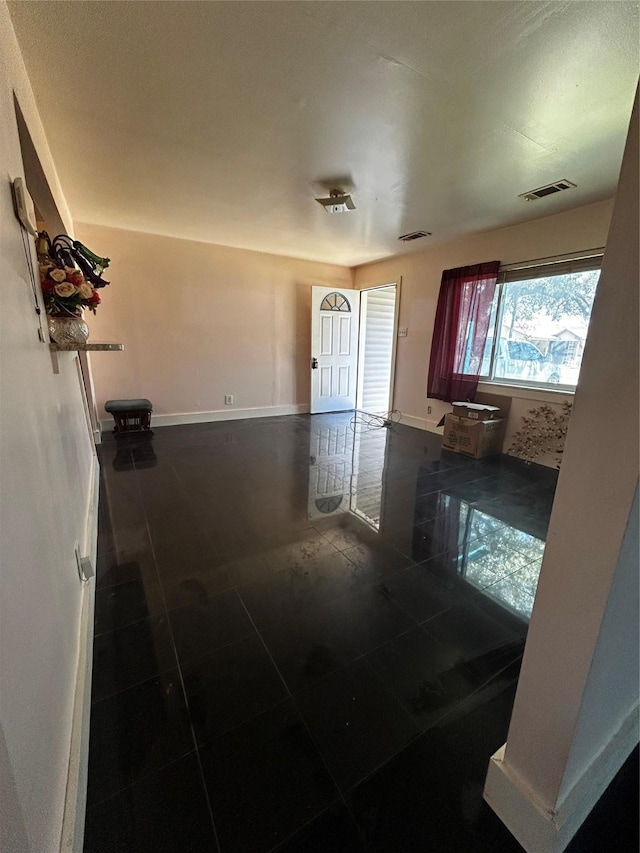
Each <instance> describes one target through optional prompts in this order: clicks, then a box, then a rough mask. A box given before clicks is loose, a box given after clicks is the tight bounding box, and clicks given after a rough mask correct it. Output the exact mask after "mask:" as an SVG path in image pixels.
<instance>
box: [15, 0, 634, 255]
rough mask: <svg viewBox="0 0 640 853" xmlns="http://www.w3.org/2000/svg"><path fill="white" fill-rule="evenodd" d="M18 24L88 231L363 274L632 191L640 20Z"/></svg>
mask: <svg viewBox="0 0 640 853" xmlns="http://www.w3.org/2000/svg"><path fill="white" fill-rule="evenodd" d="M9 5H10V9H11V15H12V18H13V21H14V24H15V27H16V32H17V35H18V39H19V42H20V45H21V48H22V51H23V54H24V58H25V62H26V65H27V69H28V72H29V75H30V77H31V80H32V84H33V87H34V90H35V93H36V98H37V101H38V105H39V107H40V111H41V114H42V118H43V122H44V125H45V128H46V130H47V133H48V136H49V140H50V144H51V149H52V152H53V156H54V159H55V162H56V164H57V166H58V171H59V174H60V179H61V181H62V185H63V187H64V189H65V192H66V195H67V199H68V202H69V206H70V208H71V212H72V215H73V217H74V219H76V220H78V221H86V222H95V223H100V224H104V225H112V226H115V227H121V228H132V229H136V230H140V231H148V232H153V233H157V234H166V235H171V236H175V237H182V238H188V239H194V240H201V241H205V242H211V243H221V244H225V245H229V246H240V247H243V248H248V249H255V250H259V251H266V252H272V253H276V254H284V255H291V256H294V257H302V258H309V259H315V260H323V261H332V262H336V263H344V264H349V265H355V264H358V263H363V262H366V261H370V260H373V259H376V258H381V257H386V256H388V255H391V254H396V253H398V252H402V251H416V250H418V249H422V248H425V247H426V246H427V245H429V244H434V243H435V242H442V241H443V240H446V239H451V238H452V237H455V236H458V235H460V234H463V233H468V232H470V231H478V230H483V229H487V228H495V227H499V226H502V225H508V224H511V223H514V222H519V221H523V220H525V219H528V218H535V217H539V216H544V215H546V214H550V213H556V212H559V211H561V210H566V209H567V208H570V207H576V206H578V205H581V204H587V203H589V202H592V201H596V200H598V199H602V198H606V197H608V196H610V195H612V194H613V192H614V191H615V186H616V181H617V176H618V171H619V167H620V161H621V157H622V150H623V146H624V140H625V137H626V131H627V125H628V121H629V117H630V113H631V106H632V101H633V96H634V90H635V86H636V83H637V77H638V4H637V3H626V2H577V1H576V0H570V2H560V0H553V2H483V0H479V2H454V0H450V2H328V3H325V2H284V3H280V2H256V3H254V2H202V3H201V2H161V3H156V2H131V0H129V2H82V0H78V2H70V3H59V2H34V0H31V2H18V3H10V4H9ZM332 177H345V178H348V179H349V181H350V185H351V188H352V195H353V198H354V200H355V202H356V204H357V210H356V211H355V212H353V213H347V214H338V215H330V214H327V213H325V212H324V210H323V209H322V208H321V207H320V205H318V204H316V202H314V200H313V199H314V196H315V195H319V194H321V193H322V187H321V186H318V185H317V182H318V181H321V180H323V179H329V178H332ZM560 178H568V179H569V180H571V181H573V182H574V183H576V184H577V185H578V188H577V189H574V190H569V191H567V192H564V193H560V194H558V195H556V196H552V197H549V198H546V199H543V200H540V201H536V202H529V203H527V202H525V201H523V200H522V199H519V198H518V197H517V196H518V194H519V193H522V192H524V191H526V190H529V189H532V188H534V187H537V186H540V185H542V184H546V183H550V182H551V181H555V180H557V179H560ZM322 194H325V193H322ZM416 229H424V230H427V231H431V232H432V233H433V236H432V237H428V238H425V239H423V240H421V241H417V242H416V243H413V244H410V246H405V245H404V244H401V243H398V239H397V238H398V236H399V235H400V234H403V233H405V232H407V231H412V230H416Z"/></svg>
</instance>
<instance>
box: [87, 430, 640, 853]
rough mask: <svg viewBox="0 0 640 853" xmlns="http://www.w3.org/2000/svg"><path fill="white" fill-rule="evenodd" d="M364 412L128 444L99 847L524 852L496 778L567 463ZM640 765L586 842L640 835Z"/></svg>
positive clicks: (97, 756) (95, 764) (99, 657)
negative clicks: (468, 450)
mask: <svg viewBox="0 0 640 853" xmlns="http://www.w3.org/2000/svg"><path fill="white" fill-rule="evenodd" d="M351 418H352V416H351V413H347V414H345V415H316V416H308V415H303V416H292V417H282V418H264V419H260V420H255V421H249V420H247V421H235V422H226V423H212V424H194V425H191V426H181V427H167V428H162V429H157V430H155V432H154V434H153V436H151V437H149V436H131V437H130V438H128V439H126V440H121V441H115V440H114V439H113V437H111V436H108V437H106V438H105V441H104V443H103V445H102V446H101V448H100V461H101V501H100V507H99V519H100V521H99V549H98V564H97V582H96V588H97V593H96V608H95V640H94V668H93V693H92V702H93V704H92V726H91V737H90V756H89V789H88V811H87V821H86V835H85V851H86V853H94V851H97V853H112V852H113V853H116V851H117V853H156V851H160V853H162V851H172V853H173V851H181V853H182V851H186V852H187V853H189V851H194V853H195V851H198V853H199V851H207V852H208V853H231V851H237V853H271V851H273V852H274V853H275V851H287V853H320V851H322V853H326V851H330V853H365V851H367V853H371V851H380V853H395V851H399V853H412V851H421V853H424V851H427V850H428V851H446V852H447V853H449V851H454V852H455V851H487V853H488V851H492V853H493V851H497V850H500V851H505V853H509V851H511V850H513V851H516V850H518V849H519V847H518V845H517V843H516V842H515V841H514V840H513V838H512V837H511V836H510V834H509V833H508V832H507V831H506V829H505V828H504V826H503V825H502V824H501V823H500V821H498V820H497V818H496V817H495V816H494V815H493V813H492V812H491V811H490V810H489V809H488V808H487V807H486V806H485V804H484V802H483V800H482V785H483V781H484V775H485V773H486V768H487V763H488V761H489V757H490V756H491V754H492V753H493V752H494V751H495V750H496V749H497V748H498V747H499V746H500V745H501V744H502V743H503V742H504V740H505V738H506V734H507V729H508V723H509V716H510V713H511V707H512V704H513V697H514V692H515V687H516V684H517V678H518V673H519V669H520V664H521V660H522V654H523V649H524V643H525V639H526V633H527V626H528V620H529V617H530V614H531V608H532V606H533V600H534V596H535V592H536V585H537V579H538V574H539V571H540V565H541V561H542V556H543V552H544V539H545V536H546V530H547V525H548V521H549V515H550V512H551V505H552V502H553V494H554V489H555V480H556V472H555V471H551V470H550V469H546V468H541V467H539V466H526V465H523V464H520V463H519V462H518V461H517V460H513V459H510V458H507V457H498V458H493V459H487V460H480V461H474V460H469V459H466V458H464V457H460V456H458V455H456V454H452V453H447V452H444V453H443V452H442V450H441V448H440V438H439V436H437V435H433V434H431V433H425V432H421V431H418V430H414V429H410V428H408V427H403V426H396V427H395V428H394V429H392V430H375V431H370V430H367V429H357V430H356V431H355V432H354V430H353V429H352V427H351ZM635 761H636V766H637V757H636V759H635ZM630 762H631V765H629V763H628V765H627V766H626V768H624V769H623V771H621V774H620V775H619V777H618V778H617V779H616V781H615V783H614V784H612V786H611V789H610V791H609V792H607V795H606V796H605V797H604V798H603V800H602V803H601V805H600V806H599V809H596V810H594V813H593V815H592V817H591V818H590V819H589V821H588V822H587V824H585V827H583V829H582V830H581V832H580V833H579V836H577V838H576V840H575V842H574V843H573V845H572V847H571V853H586V851H592V850H593V851H594V853H595V851H596V850H598V851H599V850H602V849H605V848H606V849H615V850H617V851H623V853H624V851H626V850H627V849H637V843H636V845H635V848H634V847H633V846H629V845H630V844H631V845H632V844H633V842H634V840H636V841H637V839H636V838H635V835H634V833H635V828H634V823H633V820H630V819H629V813H631V814H633V811H634V808H635V809H636V812H637V799H636V805H635V806H633V805H632V802H633V791H634V784H635V790H636V792H637V783H636V782H634V771H633V758H632V759H630ZM630 766H631V769H629V767H630ZM636 777H637V767H636ZM630 792H631V793H630ZM607 797H608V799H607ZM636 797H637V793H636ZM621 803H623V804H625V805H624V808H623V807H621V806H620V804H621ZM610 815H614V816H615V826H612V825H611V824H610V820H609V816H610Z"/></svg>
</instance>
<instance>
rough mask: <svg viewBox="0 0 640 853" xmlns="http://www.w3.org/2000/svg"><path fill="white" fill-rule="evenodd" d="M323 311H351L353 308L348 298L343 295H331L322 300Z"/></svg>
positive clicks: (321, 308)
mask: <svg viewBox="0 0 640 853" xmlns="http://www.w3.org/2000/svg"><path fill="white" fill-rule="evenodd" d="M320 310H321V311H346V312H349V311H351V306H350V305H349V301H348V299H347V298H346V296H343V295H342V294H341V293H329V294H328V295H327V296H325V298H324V299H323V300H322V304H321V305H320Z"/></svg>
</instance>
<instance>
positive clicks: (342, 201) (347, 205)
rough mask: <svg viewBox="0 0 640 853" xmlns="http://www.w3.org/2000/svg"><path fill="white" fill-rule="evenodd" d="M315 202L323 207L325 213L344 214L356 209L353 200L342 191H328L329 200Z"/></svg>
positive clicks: (319, 199)
mask: <svg viewBox="0 0 640 853" xmlns="http://www.w3.org/2000/svg"><path fill="white" fill-rule="evenodd" d="M316 201H317V202H318V204H321V205H322V206H323V207H324V209H325V210H326V211H327V213H346V212H347V211H349V210H355V209H356V206H355V204H354V201H353V199H352V198H351V196H350V195H347V194H346V193H345V192H344V190H338V189H334V190H330V191H329V198H317V199H316Z"/></svg>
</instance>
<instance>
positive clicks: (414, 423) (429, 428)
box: [400, 414, 442, 435]
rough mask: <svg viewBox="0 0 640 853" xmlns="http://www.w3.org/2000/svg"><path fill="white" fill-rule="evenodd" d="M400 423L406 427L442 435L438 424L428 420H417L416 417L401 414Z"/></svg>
mask: <svg viewBox="0 0 640 853" xmlns="http://www.w3.org/2000/svg"><path fill="white" fill-rule="evenodd" d="M400 423H401V424H406V426H410V427H415V428H416V429H422V430H425V431H426V432H435V433H437V435H442V431H441V428H440V429H439V428H438V422H437V421H432V420H429V419H428V418H419V417H418V416H417V415H405V414H402V415H401V416H400Z"/></svg>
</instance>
